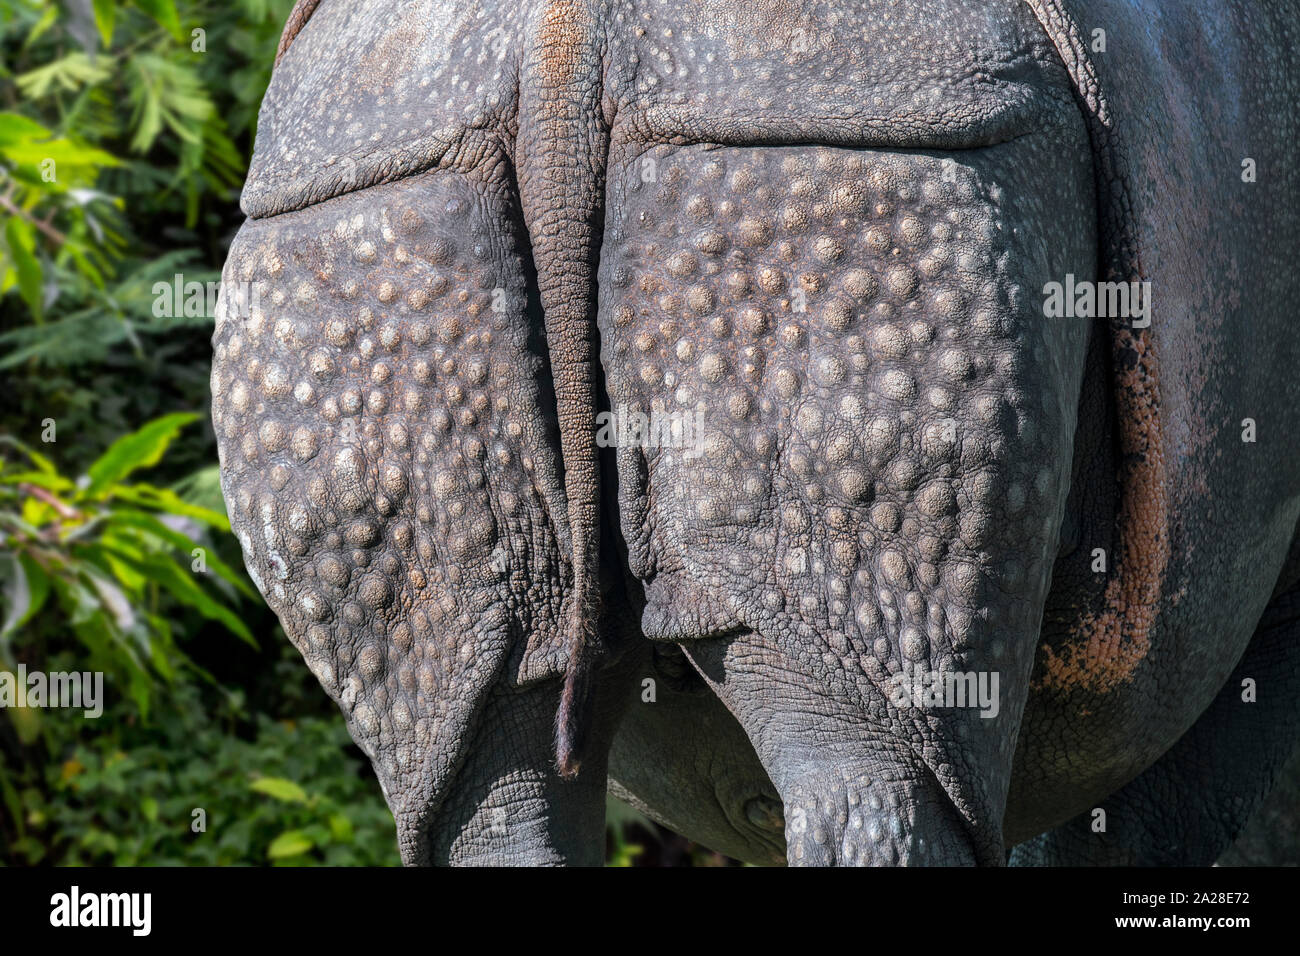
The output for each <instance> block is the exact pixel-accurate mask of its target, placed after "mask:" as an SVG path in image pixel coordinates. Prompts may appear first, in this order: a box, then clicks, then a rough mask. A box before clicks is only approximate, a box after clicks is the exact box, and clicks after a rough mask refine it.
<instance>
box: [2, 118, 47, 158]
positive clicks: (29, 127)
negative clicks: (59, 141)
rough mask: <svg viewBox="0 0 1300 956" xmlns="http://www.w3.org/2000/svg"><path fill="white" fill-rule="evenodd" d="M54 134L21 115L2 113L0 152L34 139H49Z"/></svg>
mask: <svg viewBox="0 0 1300 956" xmlns="http://www.w3.org/2000/svg"><path fill="white" fill-rule="evenodd" d="M53 135H54V134H53V133H52V132H50V131H49V130H48V129H46V128H45V127H44V126H42V125H41V124H40V123H38V122H36V120H34V119H29V118H27V117H26V116H23V115H22V114H21V113H3V112H0V150H4V149H5V147H6V146H14V145H17V144H18V143H23V142H26V141H28V140H33V139H49V138H50V137H51V136H53Z"/></svg>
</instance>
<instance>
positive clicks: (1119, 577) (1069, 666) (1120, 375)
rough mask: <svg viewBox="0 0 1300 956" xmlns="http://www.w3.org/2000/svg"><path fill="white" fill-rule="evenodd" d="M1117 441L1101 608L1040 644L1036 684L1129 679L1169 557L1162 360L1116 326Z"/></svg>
mask: <svg viewBox="0 0 1300 956" xmlns="http://www.w3.org/2000/svg"><path fill="white" fill-rule="evenodd" d="M1113 348H1114V356H1113V358H1114V363H1115V364H1114V367H1115V387H1116V415H1117V418H1118V428H1119V443H1120V494H1121V504H1120V509H1119V516H1118V521H1119V528H1118V539H1119V548H1118V554H1117V556H1116V557H1117V560H1116V562H1115V571H1114V576H1113V577H1112V578H1111V580H1110V582H1109V583H1108V584H1107V586H1106V596H1105V599H1104V604H1103V606H1102V609H1101V610H1100V611H1099V612H1085V613H1084V615H1083V616H1082V617H1080V619H1079V620H1078V622H1077V623H1075V625H1074V626H1073V627H1072V628H1071V629H1070V632H1071V635H1072V640H1071V642H1070V643H1068V644H1067V645H1066V646H1065V647H1064V648H1063V649H1062V650H1061V651H1060V652H1059V653H1058V652H1057V651H1055V650H1054V649H1053V648H1051V647H1044V649H1043V650H1044V657H1043V666H1044V670H1045V673H1044V675H1043V677H1042V678H1041V680H1040V681H1039V682H1038V686H1040V687H1046V688H1050V689H1052V690H1061V691H1069V690H1076V689H1078V690H1085V691H1090V692H1092V693H1107V692H1109V691H1112V690H1114V689H1115V688H1116V687H1118V686H1119V685H1120V684H1121V683H1124V682H1127V681H1129V680H1132V678H1133V675H1134V673H1135V672H1136V671H1137V668H1138V665H1139V664H1141V663H1142V661H1143V660H1144V659H1145V658H1146V656H1147V653H1148V651H1150V649H1151V628H1152V626H1153V625H1154V624H1155V619H1156V614H1157V612H1158V608H1159V604H1160V598H1161V594H1162V590H1163V584H1164V576H1165V569H1166V567H1167V566H1168V564H1169V546H1170V541H1169V482H1168V475H1167V474H1166V472H1165V451H1164V434H1163V429H1162V426H1161V418H1160V367H1159V362H1158V361H1157V358H1156V354H1155V348H1154V346H1153V343H1152V341H1151V337H1150V336H1149V335H1145V336H1144V335H1140V334H1138V333H1137V332H1135V331H1134V330H1132V329H1127V328H1121V329H1117V330H1115V333H1114V346H1113Z"/></svg>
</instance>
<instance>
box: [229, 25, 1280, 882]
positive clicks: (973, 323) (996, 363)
mask: <svg viewBox="0 0 1300 956" xmlns="http://www.w3.org/2000/svg"><path fill="white" fill-rule="evenodd" d="M1098 30H1101V31H1103V35H1102V36H1100V37H1099V35H1098V34H1097V32H1096V31H1098ZM1296 40H1297V37H1296V36H1295V28H1294V27H1293V26H1292V25H1291V22H1290V18H1289V16H1288V15H1287V14H1286V13H1285V11H1284V10H1283V9H1282V5H1281V4H1275V3H1260V4H1254V5H1250V6H1249V8H1247V7H1245V6H1244V5H1240V4H1230V3H1226V2H1210V3H1207V4H1199V5H1197V6H1196V8H1195V9H1192V8H1191V7H1190V6H1189V5H1187V4H1175V3H1170V2H1156V0H1139V2H1124V3H1120V2H1117V0H994V2H982V3H970V2H962V0H920V2H915V3H905V4H897V3H891V2H887V0H825V2H802V3H793V2H788V0H765V2H759V3H753V2H740V0H709V2H707V3H705V2H704V0H669V2H664V3H648V2H642V0H619V2H614V3H605V4H597V3H595V2H591V0H526V2H522V3H508V4H507V3H496V2H486V0H485V2H478V3H468V4H466V3H461V4H450V3H446V2H445V0H414V2H397V0H369V2H343V0H321V2H319V3H301V4H300V6H299V8H298V9H297V10H296V11H295V13H294V15H293V16H292V17H291V20H290V25H289V27H288V28H287V29H286V34H285V40H284V41H283V42H282V44H281V54H280V57H279V59H278V60H277V67H276V71H275V74H274V76H273V79H272V82H271V86H270V89H269V90H268V92H267V96H266V99H265V101H264V103H263V106H262V113H261V117H260V122H259V130H258V139H257V146H256V151H255V155H254V159H253V163H252V166H251V168H250V173H249V180H248V183H247V184H246V186H245V190H244V195H243V208H244V211H245V213H246V214H247V215H248V216H249V219H248V222H247V223H246V224H245V226H244V227H243V229H242V230H241V231H240V233H239V235H238V236H237V237H236V239H235V241H234V243H233V244H232V246H231V250H230V255H229V258H228V261H227V263H226V269H225V274H224V278H225V280H226V282H227V283H234V282H239V283H248V284H249V285H248V287H250V288H251V289H252V290H253V292H254V295H253V298H252V301H251V303H250V302H246V301H242V300H237V299H235V298H234V297H232V296H229V295H223V297H222V302H221V306H220V308H219V310H218V319H217V328H216V332H215V335H214V340H213V341H214V350H215V355H214V362H213V372H212V393H213V420H214V425H215V428H216V432H217V436H218V444H219V449H220V454H221V465H222V478H223V488H224V491H225V495H226V499H227V502H228V505H229V510H230V515H231V522H232V526H233V527H234V529H235V531H236V533H237V535H238V537H239V539H240V542H241V544H242V546H243V549H244V555H245V561H246V564H247V566H248V568H249V570H250V573H251V574H252V575H253V577H254V580H255V581H256V583H257V584H258V587H259V588H260V589H261V591H262V593H263V594H264V595H265V596H266V599H267V601H268V603H269V604H270V606H271V607H272V608H273V609H274V610H275V611H276V613H277V614H278V616H279V617H280V620H281V622H282V623H283V625H284V629H285V632H286V634H287V635H288V636H289V638H290V640H291V641H293V642H294V644H295V646H296V647H297V648H298V649H299V650H300V652H301V653H302V655H303V657H304V660H305V662H306V663H307V665H308V666H309V667H310V668H311V669H312V671H313V673H315V674H316V676H317V677H318V679H319V680H320V682H321V684H322V687H323V688H324V689H325V691H326V692H327V693H329V694H330V695H331V696H332V697H333V698H334V699H335V700H336V701H337V702H338V703H339V705H340V708H341V709H342V711H343V713H344V715H345V717H346V719H347V721H348V726H349V729H350V731H351V733H352V735H353V737H354V738H355V739H356V740H357V742H358V744H359V745H360V746H361V748H362V749H363V750H364V751H365V752H366V753H367V755H368V756H369V757H370V759H371V761H372V763H373V765H374V767H375V771H376V774H377V776H378V778H379V780H380V782H381V784H382V786H383V788H384V792H385V795H386V797H387V799H388V802H389V805H390V806H391V807H392V809H393V813H394V817H395V819H396V820H397V825H398V839H399V845H400V848H401V851H402V855H403V859H404V861H405V862H407V863H411V864H432V863H439V864H442V863H450V864H482V863H508V864H563V863H569V864H590V865H594V864H598V863H599V862H600V860H601V858H602V855H603V839H604V837H603V812H604V811H603V808H604V800H605V794H606V790H607V788H608V789H609V790H610V791H611V792H613V793H614V794H615V795H617V796H619V797H621V798H623V799H625V800H627V801H628V802H630V803H632V804H633V805H634V806H637V807H638V808H639V809H641V810H642V811H643V812H645V813H647V814H648V815H649V816H651V817H653V818H654V819H657V820H659V821H661V822H663V823H664V824H666V825H668V826H670V827H672V828H674V829H676V830H678V831H679V832H682V833H684V834H686V835H687V836H690V837H692V838H694V839H697V840H699V841H700V842H703V843H705V844H706V845H708V846H711V847H713V848H716V849H718V850H720V851H722V852H725V853H728V854H730V855H733V856H736V857H739V858H741V859H745V860H748V861H751V862H755V863H761V864H773V863H780V862H788V863H790V864H792V865H972V864H976V865H1001V864H1002V863H1004V862H1006V861H1007V858H1008V853H1009V851H1012V848H1015V849H1014V852H1011V854H1010V855H1011V860H1012V862H1015V863H1024V864H1061V863H1066V864H1080V863H1083V864H1115V863H1119V864H1143V863H1161V864H1177V863H1188V862H1208V861H1212V860H1214V859H1215V858H1216V857H1217V856H1218V854H1219V853H1221V852H1222V851H1223V850H1224V849H1225V848H1226V847H1227V846H1228V845H1229V844H1230V843H1231V841H1232V840H1233V839H1234V838H1235V836H1236V834H1237V833H1238V832H1239V831H1240V829H1241V828H1242V826H1244V824H1245V822H1246V821H1247V819H1248V818H1249V816H1250V814H1251V812H1252V810H1253V809H1254V807H1255V806H1256V805H1258V804H1259V802H1260V801H1261V800H1262V799H1263V797H1264V796H1265V795H1266V794H1267V792H1268V790H1269V788H1270V786H1271V783H1272V779H1273V776H1274V775H1275V774H1276V773H1277V771H1278V770H1279V769H1280V768H1281V767H1282V765H1283V764H1284V763H1285V762H1286V758H1287V756H1288V754H1289V752H1290V749H1291V745H1292V743H1293V742H1294V740H1295V738H1296V735H1297V731H1300V707H1298V706H1297V705H1296V703H1295V701H1296V700H1297V691H1300V687H1298V686H1297V683H1298V682H1300V641H1297V640H1296V639H1295V638H1296V635H1295V634H1294V625H1293V620H1294V614H1293V613H1292V612H1293V609H1294V601H1295V597H1294V591H1295V587H1296V586H1297V585H1296V582H1297V579H1300V573H1297V571H1296V568H1297V567H1298V566H1300V565H1297V563H1296V559H1295V556H1294V554H1293V553H1292V543H1293V538H1294V536H1295V530H1296V522H1297V519H1298V518H1300V465H1298V464H1297V459H1296V456H1295V455H1294V447H1295V446H1294V437H1293V436H1294V435H1296V434H1298V433H1300V421H1296V420H1295V418H1296V416H1297V415H1300V411H1297V409H1298V408H1300V401H1297V399H1298V398H1300V396H1297V395H1296V394H1295V392H1296V391H1297V390H1298V389H1300V386H1297V383H1296V377H1295V375H1294V368H1295V367H1296V363H1297V360H1300V355H1297V354H1296V352H1297V350H1298V346H1297V344H1296V341H1297V340H1296V337H1295V336H1294V334H1293V332H1292V331H1291V326H1292V317H1291V316H1290V313H1289V311H1288V310H1289V308H1290V305H1289V304H1290V303H1291V302H1294V301H1296V299H1297V294H1298V293H1300V289H1298V288H1296V286H1297V283H1298V282H1300V280H1297V279H1296V278H1295V273H1294V270H1293V269H1292V268H1291V266H1292V264H1293V262H1294V258H1295V254H1296V252H1297V249H1298V247H1300V223H1297V220H1296V217H1297V211H1296V210H1297V204H1296V202H1295V198H1296V196H1297V195H1300V182H1298V181H1297V176H1300V173H1298V172H1297V171H1296V170H1295V168H1294V167H1295V164H1294V163H1293V162H1291V161H1290V157H1289V153H1288V150H1289V149H1290V144H1291V143H1293V142H1294V139H1295V136H1296V134H1297V132H1298V131H1297V130H1296V128H1295V127H1296V119H1295V116H1296V112H1295V107H1294V103H1295V102H1296V100H1297V95H1298V94H1300V77H1298V76H1297V73H1296V70H1295V68H1294V67H1293V66H1292V64H1291V61H1290V58H1289V56H1288V54H1287V53H1286V51H1287V50H1289V49H1293V48H1294V46H1295V42H1296ZM1172 51H1178V53H1177V55H1175V54H1174V53H1173V52H1172ZM1247 159H1249V160H1250V164H1251V165H1250V168H1251V169H1252V170H1253V171H1254V172H1253V173H1252V176H1253V178H1250V179H1247V178H1245V177H1244V175H1243V171H1244V170H1245V169H1246V165H1245V161H1246V160H1247ZM1076 280H1077V281H1078V282H1080V283H1085V284H1086V283H1090V282H1099V281H1100V282H1123V283H1125V284H1126V287H1127V284H1128V283H1137V284H1139V286H1141V284H1143V283H1149V285H1147V286H1145V287H1144V288H1145V289H1146V290H1147V291H1146V294H1147V295H1148V298H1146V299H1145V300H1143V301H1145V305H1146V306H1149V308H1147V309H1145V310H1141V311H1139V310H1136V309H1135V310H1133V313H1132V314H1126V315H1102V316H1091V315H1074V314H1069V315H1058V314H1054V313H1051V312H1050V311H1049V310H1048V309H1047V308H1046V306H1045V298H1046V292H1047V290H1048V289H1049V288H1050V287H1051V286H1052V284H1053V283H1060V284H1065V283H1067V281H1068V282H1070V283H1073V282H1075V281H1076ZM1134 304H1135V305H1136V304H1137V300H1135V303H1134ZM642 418H643V419H644V420H645V422H646V423H647V427H648V430H649V432H650V434H649V436H648V437H647V436H646V435H644V434H639V433H636V432H635V431H632V432H629V431H627V430H626V428H624V427H622V426H618V427H607V428H606V430H605V431H604V432H602V430H601V427H602V423H603V424H605V425H606V426H608V425H609V422H611V421H612V422H615V423H618V422H627V421H629V420H631V421H636V420H639V419H642ZM1245 420H1249V421H1250V422H1251V423H1252V424H1253V428H1252V429H1250V430H1249V434H1250V436H1251V438H1250V440H1244V436H1245V435H1246V434H1247V432H1246V431H1245V430H1244V429H1245V427H1246V425H1245ZM656 423H657V424H656ZM611 436H612V437H611ZM927 674H937V675H940V677H941V678H942V677H943V675H967V674H968V675H971V679H972V680H973V681H975V683H973V684H972V685H971V688H972V692H974V688H976V687H977V686H978V687H982V688H983V689H984V691H989V690H990V689H992V690H994V691H995V692H994V693H993V696H992V699H991V700H990V699H987V698H986V699H984V700H983V702H982V703H981V702H979V701H977V700H975V699H973V698H972V699H967V698H965V697H963V698H962V699H961V700H960V701H958V702H954V701H952V700H934V699H931V700H928V701H927V700H926V699H924V697H923V695H921V694H919V693H918V694H909V693H907V692H906V691H904V692H903V693H902V694H900V692H899V688H900V685H901V684H905V682H906V679H907V678H908V677H909V675H913V676H916V675H927ZM918 679H920V678H919V677H918ZM979 681H984V683H983V684H982V685H981V684H979ZM991 681H995V683H990V682H991ZM1243 681H1251V682H1253V683H1254V685H1255V686H1256V687H1257V689H1258V696H1257V700H1256V702H1253V703H1252V702H1248V701H1246V700H1243V697H1242V684H1243ZM1247 741H1249V743H1247ZM1099 808H1100V809H1104V810H1105V811H1106V817H1107V820H1108V824H1107V826H1106V828H1105V829H1104V830H1098V829H1096V827H1095V826H1094V825H1093V822H1094V820H1095V819H1096V815H1095V811H1096V810H1097V809H1099Z"/></svg>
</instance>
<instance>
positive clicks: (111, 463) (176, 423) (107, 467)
mask: <svg viewBox="0 0 1300 956" xmlns="http://www.w3.org/2000/svg"><path fill="white" fill-rule="evenodd" d="M198 417H199V416H198V415H196V414H194V413H193V412H177V413H176V414H173V415H164V416H163V417H162V418H157V419H154V420H153V421H151V422H149V424H147V425H145V426H144V427H143V428H141V429H140V430H139V431H137V432H133V433H132V434H130V435H123V436H122V437H121V438H119V439H118V440H117V441H115V442H113V444H112V445H110V446H109V447H108V451H106V452H104V454H103V455H101V456H100V458H99V460H98V461H96V462H95V463H94V464H93V465H91V466H90V469H89V471H88V474H89V475H90V485H89V486H88V487H87V488H86V491H85V495H86V497H89V498H99V497H103V496H104V494H105V493H106V492H107V491H108V490H109V489H110V488H111V486H113V485H114V484H116V483H117V482H119V481H121V480H122V479H123V478H125V477H126V476H127V475H129V474H130V473H131V472H133V471H135V470H136V469H137V468H147V467H149V466H152V465H156V464H158V461H159V459H161V458H162V456H163V452H165V451H166V450H167V446H168V445H170V444H171V443H172V439H174V438H175V437H176V436H177V435H178V434H179V433H180V430H181V429H182V428H184V427H185V426H186V425H188V424H190V422H193V421H195V420H197V419H198Z"/></svg>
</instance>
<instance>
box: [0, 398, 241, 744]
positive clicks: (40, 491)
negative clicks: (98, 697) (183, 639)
mask: <svg viewBox="0 0 1300 956" xmlns="http://www.w3.org/2000/svg"><path fill="white" fill-rule="evenodd" d="M195 417H196V416H194V415H192V414H175V415H169V416H166V417H164V418H160V419H158V420H157V421H153V422H150V423H149V424H147V425H145V426H144V427H143V428H141V429H140V430H139V431H136V432H134V433H132V434H130V435H125V436H123V437H121V438H119V439H118V440H117V441H115V442H114V443H113V444H112V445H111V446H110V447H109V448H108V450H107V451H105V452H104V454H103V455H101V456H100V457H99V459H97V460H96V461H95V462H94V463H93V464H92V465H91V466H90V468H89V470H88V472H87V474H86V476H85V477H84V478H83V479H81V480H77V481H74V480H73V479H71V478H69V477H67V476H65V475H62V474H60V473H59V472H58V470H57V469H56V468H55V466H54V464H53V463H52V462H51V461H50V460H49V459H48V458H46V457H45V456H44V455H42V454H40V453H38V452H36V451H35V450H33V449H32V448H29V447H27V446H26V445H24V444H22V443H21V442H18V441H16V440H15V439H12V438H8V437H7V436H0V447H7V448H9V449H11V450H12V451H13V452H15V453H16V454H14V455H12V456H10V455H6V456H5V457H0V582H3V593H4V596H5V600H4V603H5V618H4V622H3V624H2V625H0V666H6V667H8V666H10V662H11V661H12V660H13V648H12V646H11V641H12V640H13V638H14V636H15V635H16V633H17V632H18V629H19V628H20V627H22V626H24V625H26V624H28V623H29V622H30V621H32V619H33V618H34V617H35V616H36V615H37V614H39V613H41V612H42V611H43V610H45V611H49V612H50V613H57V614H58V615H59V616H60V618H61V621H62V623H63V626H64V627H65V628H66V630H67V631H69V632H70V633H72V634H73V635H75V636H76V639H77V640H78V641H79V642H80V644H81V645H82V647H83V648H84V650H85V651H86V652H87V654H88V657H87V664H86V666H87V668H89V669H91V670H100V671H105V672H107V673H109V674H111V675H114V676H116V677H117V678H118V679H119V680H120V681H121V683H122V684H124V686H125V687H126V688H127V692H128V693H129V694H130V696H131V697H132V699H133V700H134V701H135V703H136V706H137V707H138V708H139V709H140V712H141V714H142V715H147V714H148V711H149V706H150V704H151V702H152V699H153V696H154V694H155V680H156V679H161V680H162V681H163V682H165V683H170V682H172V681H173V680H174V679H175V676H176V673H177V671H178V670H179V669H180V668H182V667H185V666H187V665H189V663H190V662H189V659H188V658H187V657H186V656H185V655H184V653H183V652H182V651H181V650H180V648H179V647H178V646H177V644H176V641H175V639H174V637H173V633H172V625H171V621H170V619H169V615H168V614H167V613H165V612H166V610H167V607H166V606H165V605H163V604H162V602H161V600H160V597H161V595H160V592H165V593H166V594H167V595H168V597H169V598H170V599H171V601H172V602H175V603H177V604H179V605H181V606H183V607H187V608H190V609H192V610H193V611H195V612H197V613H198V614H200V615H202V616H203V617H206V618H210V619H212V620H215V621H218V622H220V623H221V624H222V625H224V626H225V627H226V628H227V629H228V630H229V631H231V632H232V633H234V634H236V635H238V636H239V637H241V638H243V639H244V640H246V641H248V642H250V643H253V636H252V634H251V633H250V632H249V630H248V628H247V626H246V625H245V624H244V622H243V621H242V620H241V619H240V617H239V616H238V615H237V614H236V613H235V612H234V611H233V610H231V608H230V607H229V606H228V605H227V601H226V596H225V595H223V594H221V593H220V592H218V591H217V590H216V587H215V586H214V585H213V584H211V583H209V582H208V581H207V578H208V576H209V572H210V573H211V575H212V576H213V578H214V579H217V578H219V579H220V580H222V581H224V582H225V583H226V585H227V586H228V590H229V591H231V592H233V591H239V592H242V593H243V594H244V595H245V596H247V597H249V598H252V599H256V593H255V592H254V591H253V590H252V589H251V588H250V587H249V585H248V583H247V582H246V581H245V579H244V578H243V577H242V576H241V575H240V574H237V573H236V572H235V571H234V570H233V569H232V568H231V567H230V566H229V565H227V564H226V563H225V562H224V561H223V560H221V558H220V557H218V556H217V555H216V554H215V553H209V552H210V551H211V549H210V548H207V547H204V546H201V545H200V544H199V543H198V541H196V540H195V537H194V535H193V533H187V531H186V530H183V528H186V527H193V528H196V529H200V528H204V527H206V528H216V529H219V530H221V531H227V532H228V531H229V530H230V526H229V524H228V522H227V520H226V517H225V515H224V514H222V513H220V512H216V511H210V510H208V509H206V508H203V507H200V506H198V505H194V504H190V503H188V502H186V501H184V500H183V499H182V498H181V497H180V496H179V495H177V494H176V493H175V492H174V491H172V490H170V489H167V488H158V487H155V486H153V485H150V484H146V483H142V482H135V483H127V482H126V479H127V478H128V477H129V476H130V475H131V474H132V473H133V472H135V471H136V470H137V469H140V468H143V467H149V466H153V465H156V464H157V463H158V461H159V460H160V459H161V458H162V455H163V453H164V452H165V451H166V449H167V446H168V445H169V444H171V442H172V440H173V439H174V438H175V437H176V435H177V434H178V433H179V431H180V429H181V428H183V427H184V426H185V425H187V424H189V423H190V422H192V421H193V420H194V418H195ZM178 519H184V521H181V520H178ZM169 522H170V523H169ZM36 713H38V712H36V711H31V712H26V716H27V719H28V720H29V721H34V720H35V719H36V718H35V716H34V715H35V714H36ZM19 729H20V733H21V734H22V736H24V737H30V734H31V732H32V728H30V727H27V726H23V725H20V728H19Z"/></svg>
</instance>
